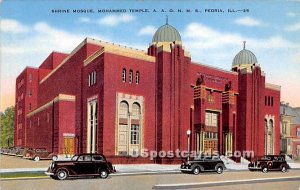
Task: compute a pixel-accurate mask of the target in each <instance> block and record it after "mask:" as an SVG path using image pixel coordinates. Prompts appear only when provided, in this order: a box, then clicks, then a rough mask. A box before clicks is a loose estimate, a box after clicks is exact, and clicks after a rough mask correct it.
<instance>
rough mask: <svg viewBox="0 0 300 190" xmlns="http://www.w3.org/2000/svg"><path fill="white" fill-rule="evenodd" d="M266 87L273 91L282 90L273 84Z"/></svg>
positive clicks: (267, 84)
mask: <svg viewBox="0 0 300 190" xmlns="http://www.w3.org/2000/svg"><path fill="white" fill-rule="evenodd" d="M265 87H266V88H269V89H272V90H277V91H280V90H281V86H279V85H276V84H271V83H266V84H265Z"/></svg>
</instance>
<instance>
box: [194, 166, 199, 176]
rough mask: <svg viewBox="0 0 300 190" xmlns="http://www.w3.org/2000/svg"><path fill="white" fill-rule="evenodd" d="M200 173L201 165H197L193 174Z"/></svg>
mask: <svg viewBox="0 0 300 190" xmlns="http://www.w3.org/2000/svg"><path fill="white" fill-rule="evenodd" d="M199 173H200V167H199V166H196V167H195V168H194V169H193V174H195V175H198V174H199Z"/></svg>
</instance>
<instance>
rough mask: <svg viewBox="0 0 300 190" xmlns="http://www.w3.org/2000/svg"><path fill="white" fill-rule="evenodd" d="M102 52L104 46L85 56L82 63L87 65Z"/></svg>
mask: <svg viewBox="0 0 300 190" xmlns="http://www.w3.org/2000/svg"><path fill="white" fill-rule="evenodd" d="M103 52H104V48H101V49H100V50H98V51H96V52H95V53H93V54H92V55H90V56H89V57H88V58H86V59H85V60H84V61H83V65H84V66H87V65H88V64H89V63H91V62H92V61H93V60H95V59H96V58H97V57H99V56H100V55H102V54H103Z"/></svg>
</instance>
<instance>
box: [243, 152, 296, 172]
mask: <svg viewBox="0 0 300 190" xmlns="http://www.w3.org/2000/svg"><path fill="white" fill-rule="evenodd" d="M248 169H249V170H250V171H255V170H261V171H262V172H263V173H267V172H268V171H269V170H278V171H282V172H286V171H287V170H288V169H290V166H289V165H288V164H287V162H286V161H285V156H284V155H265V156H263V157H260V158H257V159H254V161H252V162H250V163H249V165H248Z"/></svg>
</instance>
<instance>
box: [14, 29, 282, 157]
mask: <svg viewBox="0 0 300 190" xmlns="http://www.w3.org/2000/svg"><path fill="white" fill-rule="evenodd" d="M183 44H184V42H182V41H181V37H180V34H179V33H178V31H177V30H176V29H175V28H174V27H172V26H171V25H169V24H166V25H163V26H161V27H160V28H159V29H158V30H157V31H156V33H155V35H154V36H153V39H152V43H151V44H150V46H149V48H148V51H142V50H137V49H132V48H130V47H124V46H120V45H118V44H113V43H107V42H103V41H99V40H95V39H90V38H86V39H85V40H84V41H83V42H82V43H81V44H79V45H78V46H77V47H76V48H75V49H74V50H73V51H72V52H71V53H70V54H63V53H58V52H53V53H51V54H50V55H49V56H48V58H46V60H45V61H44V62H43V63H42V64H41V65H40V67H39V68H26V69H25V70H24V71H23V72H22V73H21V74H20V75H19V76H18V78H17V79H16V110H17V111H16V117H15V118H16V119H15V145H16V146H25V147H32V148H37V147H45V148H47V149H48V150H49V151H53V152H57V153H61V154H62V153H71V154H73V153H81V152H101V153H103V154H105V155H107V156H109V157H111V158H112V159H116V160H118V162H149V161H150V160H149V159H148V158H147V159H142V158H131V157H130V155H132V154H135V153H142V152H143V151H144V150H145V149H147V150H149V151H150V150H151V151H157V152H159V151H161V150H165V151H176V150H177V149H178V150H187V149H188V147H187V146H188V136H187V130H191V135H190V138H189V139H190V150H194V151H197V152H200V151H211V150H213V151H215V150H217V151H220V153H222V154H224V153H225V152H228V151H235V150H241V151H243V150H253V151H254V152H255V153H256V155H263V154H273V153H274V154H278V153H279V151H280V150H279V149H280V109H279V108H280V87H279V86H277V85H273V84H268V83H266V82H265V73H264V72H263V71H262V70H261V68H260V66H259V65H258V62H257V59H256V57H255V55H254V54H253V53H252V52H251V51H249V50H246V49H245V44H244V48H243V49H242V50H241V51H240V52H239V53H238V54H237V55H236V56H235V57H234V60H233V63H232V70H231V71H227V70H223V69H220V68H215V67H213V66H208V65H204V64H202V63H196V62H194V61H192V60H191V55H190V54H189V52H188V50H187V49H185V48H184V47H183ZM187 48H188V47H187ZM167 160H169V159H167V158H166V159H161V158H158V159H156V160H155V161H157V162H164V161H167Z"/></svg>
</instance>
